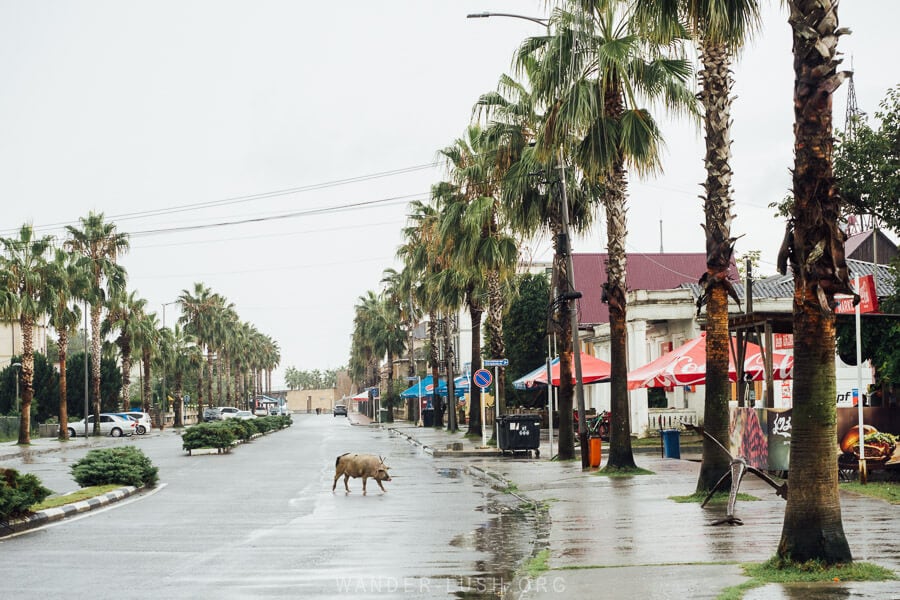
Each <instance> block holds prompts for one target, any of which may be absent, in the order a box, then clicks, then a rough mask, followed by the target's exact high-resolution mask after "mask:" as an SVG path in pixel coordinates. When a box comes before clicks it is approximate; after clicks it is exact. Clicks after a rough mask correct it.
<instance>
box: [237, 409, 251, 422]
mask: <svg viewBox="0 0 900 600" xmlns="http://www.w3.org/2000/svg"><path fill="white" fill-rule="evenodd" d="M234 418H235V419H244V420H247V419H255V418H256V415H254V414H253V413H252V412H250V411H249V410H239V411H237V412H236V413H234Z"/></svg>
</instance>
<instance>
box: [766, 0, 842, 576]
mask: <svg viewBox="0 0 900 600" xmlns="http://www.w3.org/2000/svg"><path fill="white" fill-rule="evenodd" d="M788 4H789V6H790V17H789V19H788V21H789V23H790V25H791V28H792V30H793V40H794V43H793V48H794V74H795V77H794V136H795V140H794V169H793V191H794V206H793V209H792V213H791V219H790V221H789V224H788V237H787V240H786V242H787V243H786V247H787V250H788V252H787V254H786V255H784V256H779V270H780V271H781V272H782V273H784V272H785V269H786V266H787V263H788V262H790V266H791V270H792V271H793V274H794V406H793V421H792V427H793V429H792V430H791V470H790V475H789V478H788V484H789V486H790V494H788V499H787V507H786V508H785V514H784V525H783V527H782V531H781V541H780V542H779V544H778V556H779V557H781V558H783V559H787V560H790V561H796V562H800V563H802V562H806V561H812V560H815V561H821V562H823V563H825V564H836V563H848V562H850V561H851V560H852V556H851V554H850V547H849V545H848V544H847V539H846V536H845V535H844V526H843V522H842V520H841V503H840V498H839V495H838V469H837V452H832V451H828V450H829V449H834V446H835V440H836V439H837V437H836V436H837V432H836V422H837V417H836V408H835V404H834V397H835V393H836V392H835V365H834V356H835V317H834V312H833V309H834V307H835V306H836V302H835V300H834V294H836V293H850V292H851V290H850V282H849V273H848V269H847V265H846V263H845V261H844V234H843V232H842V231H841V230H840V228H839V219H840V209H841V199H840V197H839V195H838V193H837V189H836V186H835V179H834V173H833V170H832V151H833V148H834V139H833V137H832V94H833V92H834V90H835V89H836V88H837V87H838V86H839V85H840V83H841V81H842V80H843V79H844V78H845V76H846V73H844V72H841V73H838V72H837V65H838V63H839V62H840V60H839V59H836V55H837V41H838V38H839V37H840V36H841V34H843V33H845V31H843V30H840V29H838V18H837V2H829V1H828V0H825V1H823V0H789V2H788Z"/></svg>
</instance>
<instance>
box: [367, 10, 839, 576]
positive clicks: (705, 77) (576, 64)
mask: <svg viewBox="0 0 900 600" xmlns="http://www.w3.org/2000/svg"><path fill="white" fill-rule="evenodd" d="M787 4H788V5H789V8H790V17H789V23H790V24H791V26H792V30H793V37H794V46H793V47H794V56H793V60H794V67H795V72H796V74H797V78H796V83H795V98H794V106H795V115H796V119H795V122H796V126H795V136H796V142H795V147H796V153H795V164H794V168H793V176H794V185H793V191H794V195H795V197H796V202H795V204H794V209H793V214H792V218H791V219H790V222H789V223H788V232H787V235H786V241H785V245H784V247H785V248H786V257H785V260H784V262H785V264H786V263H788V262H790V264H791V266H792V269H793V273H794V278H795V279H794V280H795V285H796V293H795V296H796V302H795V314H794V320H795V336H796V338H797V341H795V354H796V358H795V379H794V385H795V394H794V397H795V398H796V400H795V403H794V436H793V439H792V448H791V454H792V458H791V471H790V477H791V481H790V484H791V495H790V498H789V499H788V504H787V513H786V517H785V522H784V529H783V533H782V540H781V544H780V546H779V550H778V552H779V555H780V556H782V557H786V558H791V559H794V560H799V561H805V560H809V559H819V560H823V561H825V562H829V563H834V562H847V561H849V560H850V559H851V556H850V551H849V546H848V545H847V542H846V539H845V537H844V534H843V527H842V524H841V518H840V504H839V501H838V487H837V468H836V464H835V458H834V456H832V453H828V452H826V451H823V449H824V448H830V447H832V446H833V445H834V440H835V436H836V432H835V429H834V427H835V425H834V424H835V418H834V410H835V409H834V401H833V400H834V315H833V312H832V311H831V304H832V302H833V297H834V293H836V292H840V291H846V290H848V281H847V271H846V265H845V264H843V259H842V256H843V252H842V247H843V238H842V237H841V235H840V231H839V228H838V219H839V214H840V199H839V197H838V196H837V194H836V193H835V186H834V177H833V173H832V167H831V149H832V147H833V140H832V131H831V95H832V93H833V91H834V90H835V89H836V87H837V86H838V85H839V84H840V82H841V80H842V78H843V77H844V75H843V74H842V73H839V72H837V69H836V67H837V65H838V63H839V61H838V60H836V58H835V56H836V45H837V40H838V38H839V37H840V35H842V34H843V33H845V31H843V30H841V29H839V28H838V20H837V1H836V0H789V1H788V2H787ZM758 26H759V2H758V1H757V0H640V1H628V0H570V1H566V2H562V3H561V5H560V6H559V7H557V8H554V10H553V12H552V14H551V17H550V19H549V20H548V22H547V31H546V35H543V36H535V37H530V38H528V39H526V40H525V41H524V42H523V43H522V44H521V46H520V48H519V49H518V51H517V53H516V55H515V60H514V65H515V70H514V73H513V74H512V75H503V76H502V77H501V78H500V81H499V85H498V88H497V90H496V91H493V92H490V93H487V94H484V95H483V96H481V97H480V98H479V99H478V101H477V103H476V105H475V107H474V110H473V121H472V123H471V124H470V125H469V127H468V128H467V129H466V132H465V135H464V136H463V137H461V138H460V139H457V140H456V141H455V142H454V143H453V144H452V145H450V146H448V147H446V148H444V149H442V150H441V151H440V155H441V156H442V157H443V158H444V159H445V161H446V164H447V167H448V169H447V172H448V177H447V178H446V180H445V181H441V182H439V183H437V184H435V185H434V186H433V187H432V190H431V198H430V201H428V202H416V203H413V204H412V205H411V207H410V208H411V210H410V215H409V222H408V226H407V228H406V229H405V230H404V242H403V244H402V245H401V247H400V248H399V250H398V257H399V258H400V259H401V260H402V262H403V268H402V270H401V271H400V272H399V273H395V272H386V276H385V279H384V283H385V288H384V291H383V292H382V293H380V294H375V293H374V292H368V293H367V295H365V296H363V297H361V298H360V301H359V303H358V304H357V310H356V316H355V321H354V325H355V329H354V334H353V346H352V351H351V371H352V372H353V373H352V374H354V375H362V377H360V379H363V378H364V380H365V381H366V382H367V385H371V384H374V383H375V380H376V374H377V371H378V364H379V362H380V360H381V359H382V358H385V357H386V358H387V364H388V365H392V363H393V359H394V358H395V357H397V356H398V354H399V353H400V352H402V351H403V348H404V346H405V347H406V349H407V350H408V351H409V352H410V359H409V368H410V375H413V374H414V372H413V369H414V368H415V367H414V365H415V360H414V359H413V357H412V356H411V353H412V346H413V344H412V340H408V341H407V340H405V339H404V336H403V334H402V331H403V328H404V327H405V328H406V331H407V332H410V331H411V330H412V328H413V326H414V325H415V323H416V322H417V321H418V319H419V318H420V316H421V315H422V314H428V322H429V324H430V326H431V327H432V330H431V331H430V332H429V337H430V348H431V356H430V357H429V364H430V366H431V369H432V372H433V374H434V375H435V376H436V375H437V369H438V360H437V350H438V348H439V342H438V339H437V336H436V334H435V331H436V326H437V325H438V324H440V323H443V322H445V321H444V320H445V315H449V314H453V313H454V312H455V311H456V310H457V309H458V308H460V307H466V308H467V309H468V312H469V316H470V318H471V321H472V346H473V347H472V369H473V370H474V369H477V368H479V367H480V366H481V355H482V349H481V348H480V347H479V344H480V340H481V332H480V325H481V321H482V316H483V314H484V313H485V312H487V318H486V319H485V326H486V329H487V332H486V335H485V338H486V340H487V345H488V346H489V348H488V352H490V354H491V355H492V356H495V357H502V356H504V351H503V336H502V324H501V320H500V317H501V315H502V313H503V307H504V299H505V298H506V297H507V294H506V292H508V291H509V290H507V289H506V286H508V282H509V281H510V277H509V276H510V275H511V274H512V273H513V272H514V269H515V266H516V262H517V250H516V249H517V248H518V247H519V246H520V245H522V244H523V243H524V242H527V241H529V240H532V239H534V238H535V237H536V236H539V235H546V234H549V235H550V236H552V240H553V246H554V259H553V263H554V281H553V288H554V289H555V297H556V298H557V299H565V298H567V297H569V293H570V292H571V291H572V289H571V286H570V282H571V275H572V274H571V273H569V272H567V267H566V260H565V259H566V256H567V253H568V252H569V240H568V235H569V233H570V230H571V231H574V232H584V231H587V230H588V229H589V227H590V225H591V223H592V221H593V219H595V218H596V217H597V215H596V213H598V212H599V211H600V210H602V211H603V216H604V217H605V219H606V225H607V227H606V229H607V239H606V242H607V252H608V261H609V262H608V265H607V272H608V280H607V281H606V282H605V283H604V284H603V288H604V300H605V301H606V302H608V304H609V312H610V338H611V339H610V362H611V364H612V368H611V369H612V381H611V384H610V385H611V409H612V411H611V412H612V423H611V441H610V452H609V458H608V466H607V467H606V468H607V469H630V468H633V467H634V466H635V463H634V458H633V453H632V449H631V444H630V432H631V426H630V423H629V410H628V392H627V387H626V381H627V376H626V374H627V362H626V347H627V344H626V328H625V325H626V308H627V307H626V291H627V287H626V283H625V274H626V261H625V241H626V236H627V219H626V217H627V200H628V181H629V176H630V175H632V174H634V175H638V176H641V175H644V174H647V173H653V172H655V171H658V170H659V169H660V168H661V164H660V149H661V147H662V144H663V139H662V137H661V134H660V130H659V128H658V126H657V118H655V116H654V114H653V113H652V112H651V108H652V109H659V110H661V111H662V112H663V113H664V114H666V115H669V114H673V113H674V114H682V115H687V116H690V117H700V118H701V121H702V125H703V128H704V132H705V139H706V153H705V156H704V162H705V166H706V179H705V181H704V182H703V184H702V185H703V190H704V192H703V196H702V197H703V202H704V211H705V223H704V224H703V227H704V230H705V237H706V251H707V271H706V272H705V273H698V280H699V281H700V283H701V286H702V290H703V293H702V297H701V298H700V300H699V301H698V313H699V312H700V311H702V310H703V307H705V309H706V321H707V366H706V373H707V380H706V404H705V406H706V408H705V414H704V426H705V428H706V430H707V431H708V432H709V433H710V434H711V435H712V436H713V437H715V438H716V439H718V440H726V439H727V434H728V399H729V397H730V385H729V381H728V375H727V374H728V350H727V348H728V340H729V331H728V299H729V297H734V298H735V299H737V297H736V294H734V290H733V289H732V287H731V284H730V282H729V281H728V276H727V272H728V267H729V265H730V263H731V262H732V252H733V247H734V242H735V238H734V237H733V236H732V233H731V222H732V218H733V204H734V203H733V199H732V189H731V167H730V162H731V160H730V159H731V154H730V145H731V133H730V125H731V114H730V105H731V99H732V92H731V89H732V84H733V81H732V76H731V62H732V60H733V58H734V56H735V55H736V53H737V52H738V51H739V50H740V49H741V48H742V46H743V45H744V43H745V41H746V40H747V39H748V37H749V36H750V35H751V34H752V33H753V32H754V31H756V30H757V29H758ZM690 43H693V44H694V45H695V46H696V48H697V50H698V52H699V59H700V63H701V68H700V70H699V71H698V72H697V77H698V80H699V86H700V91H699V93H698V94H696V96H695V94H694V93H693V91H692V89H691V83H692V77H693V76H694V73H693V71H692V66H691V62H690V61H689V60H688V59H687V44H690ZM563 201H564V202H566V205H565V208H566V209H567V211H568V214H569V215H570V216H571V219H570V227H565V223H564V219H563V217H564V216H565V211H564V210H562V208H561V207H562V206H563V205H562V202H563ZM552 306H554V307H556V308H557V310H556V312H555V315H554V317H553V319H552V324H554V325H555V328H551V331H554V333H556V334H557V336H558V339H559V340H560V349H561V351H560V354H561V371H562V372H561V374H560V379H561V387H560V394H559V411H560V419H561V422H560V438H559V456H560V458H561V459H570V458H574V440H573V433H572V431H573V429H572V384H571V381H572V375H571V365H572V355H573V351H574V347H573V341H572V336H571V330H570V329H569V328H568V327H566V326H565V324H566V323H568V322H569V314H568V312H567V311H568V310H569V302H554V303H552ZM554 329H555V330H554ZM445 359H446V356H445ZM448 364H452V363H448ZM567 371H569V372H567ZM385 372H387V373H391V372H392V369H390V368H388V369H385ZM452 372H453V371H452V370H449V371H448V373H452ZM501 379H502V378H501ZM448 380H449V381H451V382H452V377H448ZM451 385H452V384H451ZM388 389H390V388H388ZM449 397H453V396H452V390H451V392H450V396H449ZM498 397H500V398H502V397H503V395H502V391H500V393H499V394H498ZM470 413H471V421H470V428H469V431H470V432H472V433H475V434H478V435H480V433H481V423H480V422H479V421H478V419H479V414H480V396H479V390H478V388H474V389H473V390H472V394H471V411H470ZM436 423H438V424H440V423H441V421H439V420H437V419H436ZM728 466H729V457H728V456H727V455H725V454H724V453H721V452H720V451H718V449H717V448H716V446H715V445H714V444H713V443H712V442H705V444H704V452H703V465H702V467H701V471H700V476H699V479H698V483H697V488H698V491H708V490H709V489H711V488H712V487H713V486H714V485H715V483H716V482H717V481H718V479H719V478H720V477H721V476H722V475H723V474H724V473H725V472H726V471H727V469H728Z"/></svg>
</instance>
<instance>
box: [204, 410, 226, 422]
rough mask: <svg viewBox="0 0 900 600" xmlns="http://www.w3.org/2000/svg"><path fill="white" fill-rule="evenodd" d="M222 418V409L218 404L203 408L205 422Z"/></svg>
mask: <svg viewBox="0 0 900 600" xmlns="http://www.w3.org/2000/svg"><path fill="white" fill-rule="evenodd" d="M221 420H222V410H221V409H220V408H219V407H217V406H210V407H209V408H204V409H203V421H204V422H205V423H209V422H210V421H221Z"/></svg>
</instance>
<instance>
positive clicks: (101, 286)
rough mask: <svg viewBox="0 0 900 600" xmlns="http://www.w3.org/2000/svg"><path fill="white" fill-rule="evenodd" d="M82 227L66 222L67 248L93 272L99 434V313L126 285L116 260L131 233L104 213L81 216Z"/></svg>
mask: <svg viewBox="0 0 900 600" xmlns="http://www.w3.org/2000/svg"><path fill="white" fill-rule="evenodd" d="M80 224H81V228H80V229H79V228H78V227H73V226H72V225H67V226H66V230H67V231H68V235H69V237H68V239H67V240H66V241H65V243H64V247H65V248H66V249H68V250H69V251H71V252H73V253H75V254H78V255H80V257H81V258H80V259H79V264H80V265H81V267H82V268H84V269H85V270H87V271H88V272H89V273H90V274H91V290H90V296H89V299H88V301H89V302H90V305H91V360H92V362H91V402H92V406H93V413H94V435H100V350H101V345H102V344H101V342H102V340H101V336H100V313H101V311H102V309H103V303H104V302H105V301H106V298H107V296H108V295H109V294H110V293H112V292H114V291H115V290H118V289H123V288H124V287H125V279H126V273H125V269H124V268H123V267H122V266H121V265H119V264H118V263H117V262H116V261H117V260H118V258H119V256H121V255H122V254H124V253H126V252H127V251H128V248H129V242H128V234H125V233H121V232H119V231H117V229H116V225H115V224H114V223H108V222H106V220H105V219H104V217H103V213H94V212H91V213H89V214H88V216H87V217H81V218H80Z"/></svg>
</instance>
